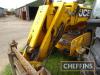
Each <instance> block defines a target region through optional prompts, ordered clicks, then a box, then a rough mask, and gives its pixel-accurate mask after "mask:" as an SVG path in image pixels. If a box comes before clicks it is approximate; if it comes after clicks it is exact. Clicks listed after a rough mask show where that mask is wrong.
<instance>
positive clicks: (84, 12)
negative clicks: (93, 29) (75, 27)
mask: <svg viewBox="0 0 100 75" xmlns="http://www.w3.org/2000/svg"><path fill="white" fill-rule="evenodd" d="M90 15H91V10H89V9H80V11H79V17H89V16H90Z"/></svg>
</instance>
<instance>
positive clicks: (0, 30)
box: [0, 16, 32, 71]
mask: <svg viewBox="0 0 100 75" xmlns="http://www.w3.org/2000/svg"><path fill="white" fill-rule="evenodd" d="M31 25H32V21H23V20H21V19H19V18H16V17H15V16H6V17H2V18H0V61H1V62H0V71H2V70H3V69H4V68H5V66H6V65H7V64H8V63H9V61H8V56H7V53H8V48H9V43H10V42H11V40H13V39H15V40H16V41H17V42H18V43H19V46H20V47H22V46H23V45H24V44H25V41H26V39H27V35H28V32H29V30H30V27H31Z"/></svg>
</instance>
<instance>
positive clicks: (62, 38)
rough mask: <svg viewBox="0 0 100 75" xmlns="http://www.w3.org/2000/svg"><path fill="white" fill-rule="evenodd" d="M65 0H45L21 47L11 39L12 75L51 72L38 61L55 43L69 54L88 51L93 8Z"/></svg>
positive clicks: (50, 51) (74, 54) (43, 74)
mask: <svg viewBox="0 0 100 75" xmlns="http://www.w3.org/2000/svg"><path fill="white" fill-rule="evenodd" d="M65 1H67V0H65ZM65 1H64V0H59V1H55V0H54V1H53V0H44V5H41V6H39V9H38V11H37V14H36V17H35V19H34V22H33V25H32V27H31V30H30V32H29V35H28V39H27V44H26V45H25V47H24V48H23V50H22V51H19V49H18V48H17V45H18V43H16V41H15V40H13V41H12V43H11V44H10V50H9V54H8V56H9V60H10V63H11V67H12V71H13V75H17V73H19V74H18V75H51V73H50V72H49V71H48V70H47V69H46V68H45V66H43V65H41V63H42V62H43V61H44V60H45V59H46V58H47V57H48V56H49V55H50V54H51V53H52V50H53V48H54V47H56V48H58V50H59V51H60V52H61V53H63V54H65V55H69V56H80V55H82V54H84V53H86V52H88V50H89V46H90V45H91V41H92V34H93V31H92V30H91V29H88V26H87V21H88V20H89V18H90V16H91V12H92V8H89V7H85V6H83V5H82V4H80V1H78V0H77V1H73V2H65ZM52 62H53V61H52Z"/></svg>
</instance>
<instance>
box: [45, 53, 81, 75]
mask: <svg viewBox="0 0 100 75" xmlns="http://www.w3.org/2000/svg"><path fill="white" fill-rule="evenodd" d="M70 60H76V59H75V58H74V57H70V56H64V55H62V54H61V53H59V52H55V53H53V54H52V55H51V56H50V57H49V58H48V61H47V62H46V63H45V62H44V63H43V64H44V65H45V67H46V68H47V69H48V70H49V71H50V72H51V74H52V75H80V72H79V71H61V69H60V62H61V61H70Z"/></svg>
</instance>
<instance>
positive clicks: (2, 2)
mask: <svg viewBox="0 0 100 75" xmlns="http://www.w3.org/2000/svg"><path fill="white" fill-rule="evenodd" d="M33 1H35V0H0V7H3V8H7V9H11V8H18V7H20V6H23V5H25V4H28V3H30V2H33Z"/></svg>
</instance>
